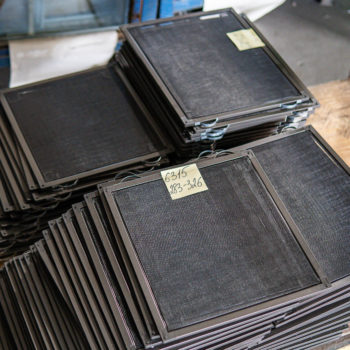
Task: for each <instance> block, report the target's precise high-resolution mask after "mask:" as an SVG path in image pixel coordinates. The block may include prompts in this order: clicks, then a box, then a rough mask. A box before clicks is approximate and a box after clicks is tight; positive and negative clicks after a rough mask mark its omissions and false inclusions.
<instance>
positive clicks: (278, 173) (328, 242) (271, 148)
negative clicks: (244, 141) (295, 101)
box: [253, 132, 350, 281]
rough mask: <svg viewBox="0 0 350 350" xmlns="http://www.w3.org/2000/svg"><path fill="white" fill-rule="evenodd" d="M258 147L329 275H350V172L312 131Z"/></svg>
mask: <svg viewBox="0 0 350 350" xmlns="http://www.w3.org/2000/svg"><path fill="white" fill-rule="evenodd" d="M253 151H254V153H255V154H256V156H257V158H258V160H259V162H260V163H261V165H262V167H263V168H264V170H265V172H266V174H267V176H268V177H269V178H270V180H271V181H272V183H273V185H274V187H275V189H276V191H277V192H278V194H279V196H280V198H281V199H282V201H283V202H284V203H285V205H286V206H287V209H288V211H289V213H290V214H291V216H292V217H293V219H294V221H295V222H296V224H297V225H298V226H299V229H300V230H301V232H302V234H303V235H304V237H305V239H306V240H307V242H308V244H309V246H310V248H311V250H312V251H313V253H314V255H315V257H316V258H317V260H318V261H319V264H320V265H321V267H322V269H323V270H324V271H325V273H326V274H327V276H328V278H329V279H330V280H331V281H335V280H337V279H339V278H342V277H344V276H346V275H349V274H350V265H349V264H348V261H349V256H350V235H349V232H350V177H349V175H348V174H346V172H345V171H344V169H342V168H341V167H340V166H337V165H336V164H335V162H334V161H333V160H332V159H330V158H329V157H328V155H327V154H326V153H325V152H324V151H323V150H322V149H321V148H320V146H319V145H318V144H317V143H316V141H315V139H314V138H313V136H312V134H311V133H310V132H302V133H298V134H295V135H292V136H289V137H286V138H283V139H281V140H278V141H275V142H270V143H266V144H264V145H261V146H258V147H255V148H253Z"/></svg>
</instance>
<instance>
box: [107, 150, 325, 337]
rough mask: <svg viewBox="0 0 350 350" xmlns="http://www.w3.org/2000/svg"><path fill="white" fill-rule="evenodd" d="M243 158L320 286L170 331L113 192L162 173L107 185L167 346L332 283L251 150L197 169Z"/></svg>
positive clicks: (150, 305)
mask: <svg viewBox="0 0 350 350" xmlns="http://www.w3.org/2000/svg"><path fill="white" fill-rule="evenodd" d="M240 157H249V159H250V161H251V163H252V165H253V167H254V168H255V170H256V171H257V173H258V175H259V177H260V179H261V181H262V183H263V184H264V186H265V187H266V189H267V191H268V193H269V194H270V196H271V197H272V199H273V201H274V203H275V204H276V206H277V208H278V210H279V211H280V213H281V214H282V216H283V218H284V220H285V222H286V224H287V225H288V226H289V228H290V229H291V231H292V233H293V235H294V237H295V238H296V240H297V242H298V243H299V245H300V246H301V248H302V250H303V252H304V254H305V255H306V256H307V258H308V260H309V261H310V263H311V265H312V266H313V268H314V270H315V272H316V274H317V275H318V277H319V278H320V281H321V283H320V284H318V285H316V286H313V287H310V288H306V289H305V290H302V291H299V292H295V293H291V294H289V295H286V296H282V297H277V298H276V299H274V300H270V301H267V302H263V303H261V304H258V305H255V306H252V307H248V308H245V309H243V310H239V311H236V312H232V313H230V314H227V315H224V316H219V317H215V318H213V319H210V320H207V321H203V322H199V323H197V324H193V325H190V326H186V327H184V328H180V329H176V330H172V331H169V330H168V329H167V327H166V325H165V322H164V320H163V318H162V315H161V313H160V311H159V307H158V305H157V303H156V300H155V297H154V295H153V292H152V289H151V287H150V285H149V282H148V280H147V278H146V276H145V273H144V271H143V268H142V267H141V263H140V261H139V258H138V256H137V253H136V251H135V248H134V247H133V243H132V241H131V239H130V237H129V234H128V232H127V228H126V226H125V223H124V222H123V218H122V216H121V214H120V213H119V211H118V207H117V205H116V203H115V201H114V199H113V192H115V191H117V190H120V189H125V188H127V187H132V186H137V185H139V184H143V183H147V182H150V181H154V180H160V179H161V175H160V174H159V173H156V174H154V175H151V176H148V177H144V178H141V179H137V180H134V181H129V182H127V183H121V184H116V185H111V186H108V185H106V186H104V187H103V188H102V189H103V193H104V196H105V199H106V201H107V203H108V206H109V207H110V209H111V213H112V215H113V219H114V221H115V223H116V226H117V229H118V231H119V232H120V235H121V238H122V240H123V242H124V244H125V248H126V250H127V252H128V255H129V256H130V260H131V263H132V266H133V269H134V270H135V273H136V275H137V278H138V280H139V282H140V286H141V289H142V292H143V294H144V296H145V298H146V301H147V304H148V305H149V308H150V311H151V314H152V316H153V318H154V321H155V323H156V326H157V329H158V331H159V334H160V336H161V338H162V340H163V341H164V343H166V342H168V341H170V340H175V339H179V338H182V337H184V336H186V335H189V334H191V335H192V334H196V333H198V332H201V331H203V330H208V331H209V330H212V329H213V328H215V327H217V326H219V325H222V324H225V323H229V322H230V321H232V320H234V319H236V318H239V317H244V316H246V315H249V314H252V313H255V312H259V311H261V310H264V309H269V308H271V307H274V306H276V305H280V306H283V305H284V304H285V303H288V302H290V301H292V300H297V299H298V298H303V297H305V296H307V295H310V294H312V293H314V292H317V291H320V290H322V289H323V288H326V287H328V286H329V282H328V280H327V278H326V276H325V275H324V273H323V272H322V270H321V268H320V266H319V265H318V262H317V261H316V259H315V258H314V256H313V254H312V252H311V251H310V250H309V248H308V246H307V245H306V244H305V241H304V238H303V237H302V235H301V233H300V231H299V229H298V227H297V226H296V225H295V223H294V222H293V219H292V218H291V217H290V215H289V213H288V211H287V209H286V208H285V207H284V204H283V203H282V201H281V200H280V199H279V197H278V195H277V194H276V192H275V191H274V188H273V187H272V185H271V183H270V182H269V179H268V178H267V176H266V175H265V173H264V171H263V169H262V168H261V166H260V165H259V163H258V162H257V159H256V158H255V156H254V154H253V153H252V152H250V151H248V152H241V153H239V154H234V155H228V156H222V157H219V158H216V159H210V160H205V161H202V162H199V163H198V164H197V165H198V168H199V169H201V168H204V167H206V166H210V165H214V164H219V163H223V162H226V161H229V160H233V159H236V158H240Z"/></svg>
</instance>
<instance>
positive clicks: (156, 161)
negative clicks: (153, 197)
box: [0, 65, 169, 259]
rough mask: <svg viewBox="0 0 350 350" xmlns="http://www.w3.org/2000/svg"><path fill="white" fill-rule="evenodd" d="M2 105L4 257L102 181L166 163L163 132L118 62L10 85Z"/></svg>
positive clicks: (0, 251)
mask: <svg viewBox="0 0 350 350" xmlns="http://www.w3.org/2000/svg"><path fill="white" fill-rule="evenodd" d="M1 104H2V106H1V110H0V204H1V206H0V226H1V230H0V234H1V236H0V258H2V259H4V258H7V257H8V256H11V255H12V254H15V253H16V252H20V251H21V250H23V249H27V248H28V246H29V243H30V242H34V241H33V240H37V239H38V235H40V234H41V231H42V230H43V229H44V228H45V227H47V222H48V220H50V219H54V218H56V217H57V216H58V215H60V214H61V213H62V212H63V211H66V210H67V209H68V208H69V207H70V206H71V205H72V204H73V203H74V202H76V201H78V200H79V199H78V198H82V194H83V193H86V192H87V191H89V189H90V190H91V188H94V186H96V184H98V183H100V182H103V181H106V180H111V179H113V178H114V177H118V176H119V175H120V173H122V174H123V175H122V176H123V177H124V176H125V173H128V172H129V171H131V170H133V171H134V172H136V173H137V172H140V171H145V170H146V169H150V168H152V167H154V166H158V165H160V164H162V163H164V162H166V157H165V156H166V154H168V152H169V151H168V147H167V146H166V143H165V141H164V139H163V136H162V134H161V132H160V131H159V130H158V128H157V127H156V126H155V125H154V123H153V121H152V119H151V118H150V116H149V114H148V112H147V111H146V109H145V108H144V106H143V104H142V103H141V101H140V100H139V99H138V97H137V96H136V94H135V93H134V91H133V90H132V89H131V88H130V86H129V84H128V83H127V81H125V79H124V77H123V74H122V73H121V72H120V71H119V70H118V69H117V68H116V66H115V65H110V66H107V67H102V68H98V69H94V70H90V71H85V72H82V73H77V74H73V75H68V76H64V77H60V78H57V79H52V80H48V81H44V82H39V83H36V84H31V85H28V86H23V87H19V88H15V89H8V90H5V91H3V92H2V93H1ZM118 174H119V175H118Z"/></svg>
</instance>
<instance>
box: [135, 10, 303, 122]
mask: <svg viewBox="0 0 350 350" xmlns="http://www.w3.org/2000/svg"><path fill="white" fill-rule="evenodd" d="M243 28H244V27H243V26H242V25H241V23H240V22H239V21H238V20H237V19H236V17H235V16H234V15H233V14H232V13H231V12H223V15H222V16H218V17H214V18H210V19H206V20H201V19H200V17H194V18H188V19H182V20H177V21H174V22H168V23H165V24H158V25H149V26H144V27H136V28H131V29H129V31H130V33H131V35H132V36H133V37H134V38H135V40H136V42H137V44H138V45H139V46H140V48H141V49H142V51H143V52H144V53H145V54H146V56H147V58H148V59H149V61H150V62H151V64H152V66H153V67H154V69H155V70H156V72H157V73H158V74H159V76H160V77H161V79H162V80H163V82H164V83H165V84H166V86H167V87H168V88H169V89H170V92H171V93H172V94H173V97H175V99H176V100H177V102H178V103H179V105H180V106H181V108H182V109H183V111H184V113H185V114H186V116H187V118H189V119H192V118H198V117H202V116H209V115H213V114H217V113H224V112H230V111H235V110H237V109H240V108H247V107H253V106H258V105H261V104H265V103H271V102H273V101H280V100H281V99H284V98H288V97H295V96H299V95H300V93H299V92H298V91H297V90H296V89H295V87H294V86H293V85H292V84H291V83H290V82H289V80H288V79H287V78H286V77H285V76H284V75H283V74H282V72H281V71H280V70H279V68H277V66H276V65H275V64H274V63H273V61H272V60H271V59H270V57H268V55H267V54H266V53H265V52H264V50H263V49H262V48H256V49H251V50H246V51H239V50H238V49H237V48H236V46H235V45H234V44H233V42H232V41H231V40H230V39H229V38H228V36H227V35H226V34H227V33H229V32H233V31H236V30H240V29H243Z"/></svg>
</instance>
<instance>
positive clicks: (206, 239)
mask: <svg viewBox="0 0 350 350" xmlns="http://www.w3.org/2000/svg"><path fill="white" fill-rule="evenodd" d="M201 174H202V176H203V179H204V180H205V182H206V184H207V186H208V188H209V190H208V191H205V192H202V193H199V194H196V195H192V196H188V197H185V198H182V199H178V200H171V198H170V195H169V193H168V191H167V189H166V187H165V185H164V183H163V181H162V180H156V181H152V182H147V183H143V184H139V185H135V186H132V187H128V188H125V189H120V190H117V191H115V192H114V193H113V196H114V199H115V202H116V204H117V206H118V208H119V210H120V213H121V215H122V218H123V220H124V224H125V225H126V227H127V230H128V232H129V235H130V238H131V240H132V242H133V244H134V247H135V249H136V252H137V254H138V258H139V260H140V262H141V264H142V267H143V269H144V272H145V274H146V277H147V279H148V281H149V284H150V288H151V289H152V292H153V294H154V296H155V299H156V302H157V304H158V306H159V309H160V312H161V314H162V317H163V319H164V321H165V323H166V325H167V329H168V331H171V330H175V329H179V328H182V327H185V326H188V325H191V324H194V323H197V322H200V321H204V320H208V319H210V318H213V317H217V316H221V315H223V314H227V313H229V312H232V311H235V310H238V309H243V308H245V307H248V306H251V305H254V304H258V303H261V302H263V301H267V300H270V299H273V298H276V297H278V296H282V295H286V294H289V293H292V292H294V291H298V290H301V289H304V288H307V287H310V286H312V285H315V284H318V283H319V280H318V278H317V276H316V274H315V273H314V271H313V269H312V267H311V265H310V263H309V262H308V260H307V258H306V257H305V255H304V253H303V252H302V250H301V249H300V247H299V245H298V244H297V243H296V241H295V239H294V236H293V235H292V233H291V231H290V230H289V228H288V226H287V225H286V223H285V221H284V219H283V218H282V216H281V214H280V212H279V211H278V210H277V209H276V206H275V204H274V202H273V201H272V199H271V198H270V196H269V195H268V193H267V191H266V189H265V187H264V185H263V184H262V182H261V180H260V178H259V176H258V175H257V173H256V170H255V169H254V167H253V166H252V164H251V162H250V161H249V159H248V158H247V157H242V158H238V159H235V160H232V161H227V162H224V163H221V164H217V165H213V166H210V167H205V168H202V169H201ZM135 218H137V220H135Z"/></svg>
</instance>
